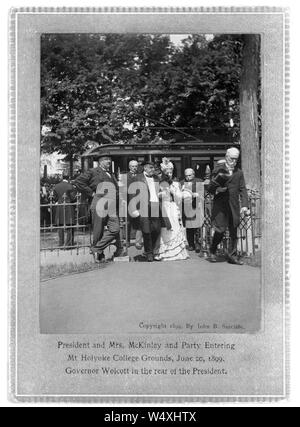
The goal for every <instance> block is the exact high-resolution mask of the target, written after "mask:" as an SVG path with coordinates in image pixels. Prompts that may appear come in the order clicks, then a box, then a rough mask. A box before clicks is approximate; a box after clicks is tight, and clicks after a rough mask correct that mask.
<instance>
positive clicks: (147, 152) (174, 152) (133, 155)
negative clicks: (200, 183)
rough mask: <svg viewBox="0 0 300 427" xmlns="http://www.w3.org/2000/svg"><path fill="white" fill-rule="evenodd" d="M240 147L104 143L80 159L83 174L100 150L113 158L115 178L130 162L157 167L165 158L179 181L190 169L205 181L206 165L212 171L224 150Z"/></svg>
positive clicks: (211, 144) (224, 144) (213, 144)
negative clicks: (155, 165)
mask: <svg viewBox="0 0 300 427" xmlns="http://www.w3.org/2000/svg"><path fill="white" fill-rule="evenodd" d="M233 145H234V146H235V147H237V148H239V144H237V143H229V142H214V143H211V142H210V143H205V142H203V143H201V142H187V141H184V142H182V143H180V142H175V143H163V144H145V143H143V144H105V145H98V146H96V147H93V148H91V149H90V150H88V151H86V152H85V153H83V155H82V156H81V162H82V164H81V167H82V171H85V170H87V169H89V168H92V167H95V165H96V161H97V158H98V156H99V154H100V153H101V151H103V149H105V150H108V151H109V152H110V153H111V157H112V171H113V173H115V174H116V175H117V176H119V175H120V174H124V173H126V172H127V171H128V163H129V162H130V160H137V161H138V162H139V163H140V164H142V162H143V161H144V160H145V159H146V158H147V159H148V160H151V161H153V162H154V163H157V164H159V163H160V162H161V159H162V158H163V157H168V158H169V159H170V160H171V161H172V163H173V164H174V168H175V175H176V176H177V178H182V177H183V175H184V170H185V169H186V168H193V169H194V170H195V171H196V176H197V177H198V178H202V179H204V177H205V170H206V168H207V166H209V167H210V169H211V170H212V169H213V168H214V165H215V163H216V162H217V161H218V160H220V159H221V158H223V157H224V154H225V152H226V150H227V148H230V147H232V146H233Z"/></svg>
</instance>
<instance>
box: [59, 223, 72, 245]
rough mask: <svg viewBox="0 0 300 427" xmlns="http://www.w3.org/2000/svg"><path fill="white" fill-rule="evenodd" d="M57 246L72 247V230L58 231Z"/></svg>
mask: <svg viewBox="0 0 300 427" xmlns="http://www.w3.org/2000/svg"><path fill="white" fill-rule="evenodd" d="M58 238H59V246H74V228H68V227H66V228H59V229H58Z"/></svg>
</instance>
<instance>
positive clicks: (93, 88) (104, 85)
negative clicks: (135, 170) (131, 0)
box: [41, 34, 244, 163]
mask: <svg viewBox="0 0 300 427" xmlns="http://www.w3.org/2000/svg"><path fill="white" fill-rule="evenodd" d="M41 48H42V49H41V64H42V69H41V123H42V129H44V132H42V151H44V152H50V153H51V152H53V151H58V152H59V153H63V154H65V155H66V156H67V159H69V160H70V162H71V163H72V161H73V160H74V159H76V157H77V156H78V155H80V154H81V153H82V152H83V151H84V150H85V148H86V142H87V141H89V140H93V141H95V142H98V143H99V144H106V143H123V144H124V143H127V142H131V141H133V142H151V141H160V140H163V141H169V142H172V141H174V140H179V139H180V140H181V141H182V140H188V139H196V140H202V139H205V140H208V138H210V139H211V140H215V138H218V139H221V140H226V138H227V139H229V140H231V141H232V140H238V139H239V136H240V135H239V121H240V115H239V88H240V86H239V85H240V77H241V59H242V48H243V43H242V39H241V36H239V35H218V36H215V37H214V38H213V39H212V40H210V39H208V38H207V37H205V36H203V35H199V34H194V35H190V36H188V37H187V38H186V39H185V40H184V41H183V44H182V45H181V46H175V45H173V44H172V42H171V40H170V37H169V36H166V35H149V34H148V35H147V34H105V35H101V34H54V35H53V34H44V35H43V36H42V45H41ZM45 129H47V131H45ZM160 138H161V139H160ZM243 141H244V137H243Z"/></svg>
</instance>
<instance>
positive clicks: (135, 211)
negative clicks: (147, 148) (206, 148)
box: [128, 160, 170, 262]
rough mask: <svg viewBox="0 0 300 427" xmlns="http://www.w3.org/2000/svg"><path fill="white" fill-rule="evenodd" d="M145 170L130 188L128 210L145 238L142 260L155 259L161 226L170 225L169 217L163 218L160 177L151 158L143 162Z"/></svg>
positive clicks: (135, 225)
mask: <svg viewBox="0 0 300 427" xmlns="http://www.w3.org/2000/svg"><path fill="white" fill-rule="evenodd" d="M143 166H144V171H143V173H141V174H138V175H137V176H136V178H135V180H134V182H133V183H132V184H131V187H130V188H129V206H128V211H129V215H131V218H132V222H133V224H134V227H135V228H136V229H140V230H141V231H142V234H143V240H144V257H142V258H141V259H140V260H141V261H144V260H145V261H148V262H152V261H154V255H153V251H154V249H155V245H156V243H157V240H158V238H159V236H160V232H161V226H162V225H164V226H166V227H167V228H168V227H170V223H169V222H168V218H167V217H165V218H163V215H162V209H161V203H160V199H159V178H158V177H157V176H156V175H155V165H154V163H153V162H152V161H151V160H146V161H145V162H144V164H143Z"/></svg>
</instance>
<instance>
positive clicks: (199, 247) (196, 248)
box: [195, 244, 201, 254]
mask: <svg viewBox="0 0 300 427" xmlns="http://www.w3.org/2000/svg"><path fill="white" fill-rule="evenodd" d="M195 251H196V253H197V254H199V253H200V252H201V246H200V245H199V244H196V246H195Z"/></svg>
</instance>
